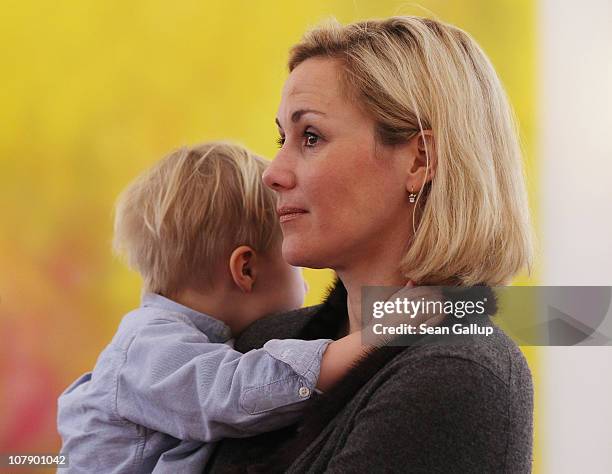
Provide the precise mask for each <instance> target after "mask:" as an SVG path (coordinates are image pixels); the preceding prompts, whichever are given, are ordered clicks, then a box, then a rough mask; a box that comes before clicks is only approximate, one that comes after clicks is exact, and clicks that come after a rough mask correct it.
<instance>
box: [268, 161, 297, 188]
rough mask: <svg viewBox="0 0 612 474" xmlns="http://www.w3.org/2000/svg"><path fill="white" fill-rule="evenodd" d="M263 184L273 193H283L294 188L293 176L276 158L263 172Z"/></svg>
mask: <svg viewBox="0 0 612 474" xmlns="http://www.w3.org/2000/svg"><path fill="white" fill-rule="evenodd" d="M262 179H263V183H264V184H265V185H266V186H268V187H269V188H270V189H272V190H274V191H283V190H287V189H291V188H293V187H294V186H295V175H294V173H293V171H291V170H290V169H288V168H287V167H286V166H285V165H284V164H282V163H281V161H280V160H279V158H276V159H275V160H274V161H273V162H272V163H271V164H270V165H269V166H268V167H267V168H266V170H265V171H264V173H263V177H262Z"/></svg>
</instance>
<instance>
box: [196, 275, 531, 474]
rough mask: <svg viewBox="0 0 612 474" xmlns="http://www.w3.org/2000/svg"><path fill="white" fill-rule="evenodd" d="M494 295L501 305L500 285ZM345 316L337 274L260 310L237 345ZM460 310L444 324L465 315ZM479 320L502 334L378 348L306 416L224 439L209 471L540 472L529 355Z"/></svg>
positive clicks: (321, 330) (330, 326) (291, 334)
mask: <svg viewBox="0 0 612 474" xmlns="http://www.w3.org/2000/svg"><path fill="white" fill-rule="evenodd" d="M485 288H486V287H485ZM487 289H488V288H487ZM488 291H490V289H488ZM490 301H493V303H492V306H490V307H489V308H488V314H494V313H495V311H496V307H495V302H494V301H495V298H494V296H493V297H492V298H490ZM347 317H348V315H347V309H346V290H345V289H344V287H343V286H342V284H341V283H336V286H335V288H334V289H333V290H332V291H331V292H330V294H329V296H328V298H327V299H326V301H325V302H324V303H323V304H322V305H319V306H314V307H310V308H305V309H302V310H298V311H293V312H290V313H286V314H281V315H276V316H271V317H268V318H265V319H262V320H260V321H258V322H257V323H255V324H253V325H252V326H251V327H250V328H249V329H247V330H246V331H245V332H244V333H243V334H242V335H241V337H240V338H239V339H238V340H237V341H236V344H235V347H236V349H237V350H239V351H242V352H245V351H248V350H250V349H254V348H258V347H261V346H262V345H263V344H264V343H265V342H266V341H268V340H269V339H273V338H280V339H282V338H304V339H315V338H320V337H332V338H333V337H334V336H335V335H336V334H338V330H339V328H340V326H341V324H342V323H343V322H345V321H346V319H347ZM450 319H454V318H450ZM450 319H449V320H448V321H446V322H444V323H442V324H441V325H446V324H449V325H450V324H453V323H456V322H457V321H456V320H454V321H450ZM470 322H474V320H473V319H472V320H470ZM476 324H478V326H479V327H492V328H493V334H491V335H489V336H482V335H481V336H461V341H459V342H457V343H451V344H449V343H448V342H442V341H438V342H437V341H436V340H427V338H429V336H427V337H426V339H423V340H422V341H420V343H414V344H412V345H411V346H408V347H382V348H378V349H375V350H373V351H371V352H370V353H369V354H368V355H367V356H366V357H364V358H363V359H362V360H361V361H360V362H359V363H358V364H356V366H355V367H353V369H352V370H351V371H350V372H349V374H348V375H347V376H346V377H345V378H344V379H343V380H342V381H341V382H339V383H338V384H336V386H334V388H333V389H332V390H330V391H328V392H327V393H326V394H324V395H321V396H318V397H316V398H315V399H313V400H312V401H311V402H310V404H311V405H310V406H309V407H308V410H307V412H306V413H305V415H304V420H303V422H302V423H301V424H300V425H297V426H292V427H288V428H285V429H283V430H279V431H275V432H273V433H266V434H262V435H259V436H256V437H253V438H245V439H226V440H223V441H222V442H220V443H219V446H218V448H217V450H216V452H215V454H214V456H213V458H212V460H211V461H210V463H209V464H208V465H207V469H206V472H209V473H213V474H217V473H242V472H248V473H260V472H266V473H268V472H284V471H286V472H291V473H306V472H308V473H320V472H328V473H361V472H363V473H376V472H385V473H395V472H397V473H400V472H401V473H405V472H422V473H438V472H443V473H446V472H457V473H524V472H530V471H531V462H532V435H533V387H532V381H531V373H530V371H529V367H528V366H527V363H526V361H525V358H524V356H523V354H522V353H521V351H520V350H519V349H518V347H517V346H516V345H515V344H514V342H513V341H512V340H510V339H509V338H508V337H507V336H506V335H505V334H504V333H503V331H501V329H499V328H498V327H497V326H495V325H494V324H493V323H492V322H491V320H490V318H489V317H488V316H485V317H481V318H477V322H476ZM423 341H425V342H423Z"/></svg>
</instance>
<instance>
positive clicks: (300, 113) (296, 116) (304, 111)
mask: <svg viewBox="0 0 612 474" xmlns="http://www.w3.org/2000/svg"><path fill="white" fill-rule="evenodd" d="M304 114H317V115H323V116H325V115H327V114H326V113H325V112H321V111H319V110H315V109H299V110H296V111H295V112H293V113H292V114H291V121H292V122H293V123H297V122H299V121H300V119H301V118H302V116H303V115H304ZM274 121H275V122H276V125H278V126H279V128H283V127H282V126H281V124H280V121H279V120H278V117H277V118H275V119H274Z"/></svg>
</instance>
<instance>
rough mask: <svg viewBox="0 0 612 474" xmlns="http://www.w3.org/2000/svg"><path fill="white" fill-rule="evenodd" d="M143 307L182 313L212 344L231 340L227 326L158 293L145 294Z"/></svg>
mask: <svg viewBox="0 0 612 474" xmlns="http://www.w3.org/2000/svg"><path fill="white" fill-rule="evenodd" d="M141 306H142V307H144V308H146V307H154V308H161V309H164V310H166V311H171V312H173V313H181V314H184V315H185V316H187V317H188V318H189V319H190V320H191V321H193V323H194V324H195V325H196V326H197V328H198V329H199V330H200V331H202V332H203V333H204V334H206V335H207V336H208V338H209V339H210V342H226V341H227V340H229V339H231V337H232V333H231V331H230V328H229V326H228V325H227V324H225V323H224V322H222V321H219V320H218V319H215V318H213V317H212V316H209V315H208V314H204V313H200V312H199V311H196V310H194V309H191V308H188V307H187V306H183V305H182V304H180V303H177V302H176V301H172V300H171V299H169V298H166V297H165V296H162V295H158V294H157V293H144V294H143V295H142V303H141Z"/></svg>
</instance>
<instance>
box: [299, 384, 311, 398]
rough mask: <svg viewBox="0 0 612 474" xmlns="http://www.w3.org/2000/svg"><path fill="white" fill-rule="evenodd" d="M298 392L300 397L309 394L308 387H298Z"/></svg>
mask: <svg viewBox="0 0 612 474" xmlns="http://www.w3.org/2000/svg"><path fill="white" fill-rule="evenodd" d="M298 393H299V394H300V397H302V398H306V397H307V396H308V395H310V389H309V388H308V387H300V390H299V391H298Z"/></svg>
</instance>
